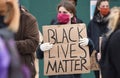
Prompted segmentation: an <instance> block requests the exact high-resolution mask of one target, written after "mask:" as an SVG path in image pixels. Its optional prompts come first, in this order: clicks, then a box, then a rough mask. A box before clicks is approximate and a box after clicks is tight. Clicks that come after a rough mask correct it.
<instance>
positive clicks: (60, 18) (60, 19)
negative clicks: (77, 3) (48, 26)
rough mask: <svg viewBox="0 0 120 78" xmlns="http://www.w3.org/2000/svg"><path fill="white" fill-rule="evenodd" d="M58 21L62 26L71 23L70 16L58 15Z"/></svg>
mask: <svg viewBox="0 0 120 78" xmlns="http://www.w3.org/2000/svg"><path fill="white" fill-rule="evenodd" d="M57 20H58V22H59V23H61V24H67V23H68V22H69V20H70V16H69V15H68V14H61V13H58V15H57Z"/></svg>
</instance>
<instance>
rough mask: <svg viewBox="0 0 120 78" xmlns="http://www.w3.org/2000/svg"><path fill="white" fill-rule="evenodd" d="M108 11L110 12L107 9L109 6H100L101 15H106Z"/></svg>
mask: <svg viewBox="0 0 120 78" xmlns="http://www.w3.org/2000/svg"><path fill="white" fill-rule="evenodd" d="M109 12H110V9H109V8H100V13H101V14H102V15H103V16H106V15H108V14H109Z"/></svg>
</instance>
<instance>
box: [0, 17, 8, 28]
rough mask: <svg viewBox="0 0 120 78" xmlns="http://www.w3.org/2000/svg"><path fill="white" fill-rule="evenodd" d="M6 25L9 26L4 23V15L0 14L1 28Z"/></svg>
mask: <svg viewBox="0 0 120 78" xmlns="http://www.w3.org/2000/svg"><path fill="white" fill-rule="evenodd" d="M5 27H7V25H6V24H5V23H4V16H1V15H0V29H1V28H5Z"/></svg>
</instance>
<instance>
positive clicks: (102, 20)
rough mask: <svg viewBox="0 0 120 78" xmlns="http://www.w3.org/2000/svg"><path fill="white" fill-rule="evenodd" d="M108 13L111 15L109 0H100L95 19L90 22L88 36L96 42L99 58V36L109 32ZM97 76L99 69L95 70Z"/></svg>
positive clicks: (96, 77)
mask: <svg viewBox="0 0 120 78" xmlns="http://www.w3.org/2000/svg"><path fill="white" fill-rule="evenodd" d="M108 15H109V2H108V0H98V2H97V4H96V8H95V12H94V16H93V19H92V20H91V21H90V22H89V24H88V37H89V38H90V39H91V40H92V41H93V43H94V50H96V52H97V59H98V60H99V59H100V53H99V37H101V36H102V35H103V34H104V33H106V32H108V28H107V26H108V21H107V20H106V18H107V16H108ZM90 52H91V51H90ZM90 54H91V53H90ZM95 78H99V71H95Z"/></svg>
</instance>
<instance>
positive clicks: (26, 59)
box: [15, 6, 39, 78]
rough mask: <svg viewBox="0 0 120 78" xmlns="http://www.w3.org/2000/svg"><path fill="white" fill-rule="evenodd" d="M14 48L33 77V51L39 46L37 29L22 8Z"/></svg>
mask: <svg viewBox="0 0 120 78" xmlns="http://www.w3.org/2000/svg"><path fill="white" fill-rule="evenodd" d="M15 42H16V46H17V49H18V52H19V55H20V58H21V62H22V64H25V65H26V66H28V68H29V69H30V72H31V78H34V77H35V74H36V70H35V66H34V60H35V55H34V54H35V51H36V48H37V46H38V44H39V28H38V23H37V20H36V18H35V17H34V16H33V15H32V14H30V13H29V12H28V10H27V9H25V8H24V7H23V6H20V25H19V29H18V31H17V33H16V34H15Z"/></svg>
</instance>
